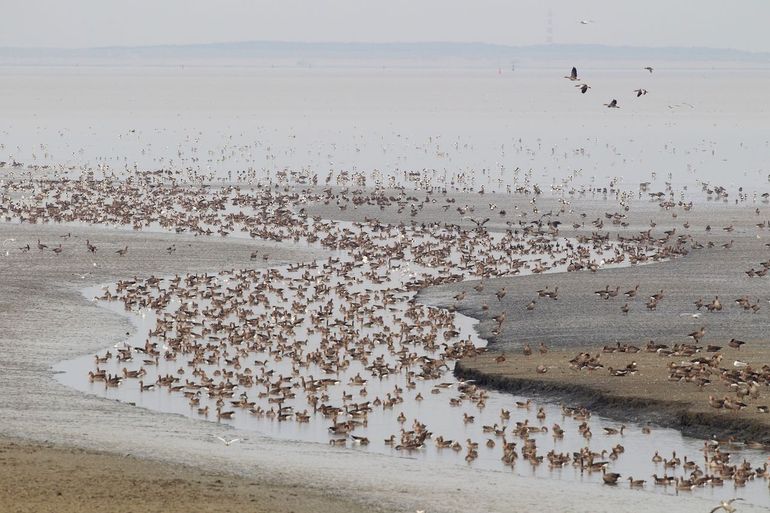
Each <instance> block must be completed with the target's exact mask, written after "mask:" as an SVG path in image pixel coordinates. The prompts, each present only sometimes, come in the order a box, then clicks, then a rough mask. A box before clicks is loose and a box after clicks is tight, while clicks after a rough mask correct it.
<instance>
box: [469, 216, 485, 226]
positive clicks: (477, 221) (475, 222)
mask: <svg viewBox="0 0 770 513" xmlns="http://www.w3.org/2000/svg"><path fill="white" fill-rule="evenodd" d="M465 219H469V220H471V221H473V223H474V224H475V225H476V228H481V227H482V226H484V225H485V224H487V223H488V222H489V218H488V217H487V218H485V219H483V220H481V219H473V218H472V217H466V218H465Z"/></svg>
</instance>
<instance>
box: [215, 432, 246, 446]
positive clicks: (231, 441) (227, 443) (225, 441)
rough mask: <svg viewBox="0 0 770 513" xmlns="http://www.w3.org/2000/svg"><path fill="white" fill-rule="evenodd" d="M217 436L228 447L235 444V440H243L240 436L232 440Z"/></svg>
mask: <svg viewBox="0 0 770 513" xmlns="http://www.w3.org/2000/svg"><path fill="white" fill-rule="evenodd" d="M211 436H214V435H211ZM215 438H216V439H217V440H219V441H220V442H222V443H223V444H225V445H226V446H227V447H229V446H230V445H232V444H234V443H235V442H238V441H240V440H241V439H240V438H233V439H232V440H225V439H224V438H222V437H221V436H217V437H215Z"/></svg>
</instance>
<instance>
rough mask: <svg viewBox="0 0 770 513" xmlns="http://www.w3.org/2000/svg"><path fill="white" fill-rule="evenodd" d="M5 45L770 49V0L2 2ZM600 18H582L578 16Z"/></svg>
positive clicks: (1, 39)
mask: <svg viewBox="0 0 770 513" xmlns="http://www.w3.org/2000/svg"><path fill="white" fill-rule="evenodd" d="M0 5H2V15H3V24H2V29H1V30H0V46H48V47H89V46H112V45H120V46H124V45H154V44H183V43H209V42H227V41H256V40H262V41H264V40H281V41H343V42H344V41H365V42H384V41H401V42H404V41H481V42H487V43H500V44H508V45H524V44H539V43H545V42H546V41H547V37H548V31H547V28H548V12H549V11H550V12H551V27H552V34H553V42H555V43H601V44H611V45H634V46H709V47H714V48H736V49H742V50H752V51H770V32H768V30H767V24H768V22H770V0H387V1H374V0H270V1H265V0H1V1H0ZM584 19H585V20H594V22H593V23H591V24H588V25H581V24H580V23H579V20H584Z"/></svg>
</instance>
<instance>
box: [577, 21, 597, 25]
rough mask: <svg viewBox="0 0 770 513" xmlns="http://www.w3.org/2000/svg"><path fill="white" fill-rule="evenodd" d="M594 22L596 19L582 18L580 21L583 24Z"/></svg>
mask: <svg viewBox="0 0 770 513" xmlns="http://www.w3.org/2000/svg"><path fill="white" fill-rule="evenodd" d="M593 22H594V20H580V21H579V23H580V24H581V25H588V24H590V23H593Z"/></svg>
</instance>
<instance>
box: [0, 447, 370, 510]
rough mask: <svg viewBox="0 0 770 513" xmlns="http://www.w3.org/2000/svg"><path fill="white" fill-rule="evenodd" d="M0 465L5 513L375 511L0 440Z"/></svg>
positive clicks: (189, 471)
mask: <svg viewBox="0 0 770 513" xmlns="http://www.w3.org/2000/svg"><path fill="white" fill-rule="evenodd" d="M0 463H2V464H1V465H0V504H2V510H3V511H4V512H8V513H27V512H36V513H49V512H50V513H81V512H85V511H103V512H105V513H118V512H120V513H124V512H146V513H177V512H178V513H187V512H213V513H220V512H221V513H225V512H231V511H254V512H259V513H263V512H264V513H267V512H270V513H273V512H275V513H296V512H300V511H318V512H327V511H328V512H337V511H375V509H374V508H372V507H371V506H366V507H363V506H361V505H360V504H356V503H353V502H350V501H346V500H344V499H340V498H333V497H329V496H328V495H327V494H322V493H320V492H312V493H311V492H308V491H307V490H306V489H303V488H299V487H297V486H279V485H275V484H265V483H263V482H260V481H254V480H252V479H248V478H245V477H238V476H234V475H232V474H224V473H214V472H206V471H203V470H200V469H198V468H194V467H188V466H183V465H173V464H169V463H162V462H158V461H152V460H148V459H138V458H135V457H133V456H120V455H115V454H111V453H108V452H94V451H84V450H81V449H76V448H64V447H61V446H59V445H51V444H38V443H30V442H25V441H20V440H16V439H10V440H9V439H0Z"/></svg>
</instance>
